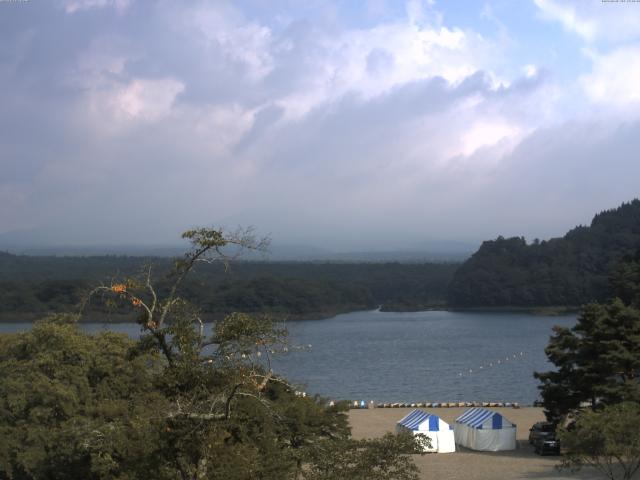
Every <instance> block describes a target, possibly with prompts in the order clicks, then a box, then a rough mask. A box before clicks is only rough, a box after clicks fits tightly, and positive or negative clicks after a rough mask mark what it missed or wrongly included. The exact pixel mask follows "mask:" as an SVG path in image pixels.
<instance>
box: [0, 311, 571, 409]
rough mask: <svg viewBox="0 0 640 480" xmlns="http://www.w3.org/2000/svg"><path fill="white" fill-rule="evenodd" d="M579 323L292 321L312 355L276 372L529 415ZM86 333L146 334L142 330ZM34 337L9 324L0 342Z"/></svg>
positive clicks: (416, 318)
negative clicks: (564, 335)
mask: <svg viewBox="0 0 640 480" xmlns="http://www.w3.org/2000/svg"><path fill="white" fill-rule="evenodd" d="M575 322H576V316H575V315H569V316H560V317H558V316H537V315H528V314H523V313H485V312H483V313H476V312H473V313H470V312H445V311H428V312H410V313H405V312H403V313H393V312H391V313H390V312H379V311H368V312H353V313H348V314H343V315H338V316H336V317H333V318H329V319H324V320H304V321H288V322H287V323H286V326H287V328H288V329H289V332H290V336H291V339H290V340H291V343H292V344H294V345H296V344H297V345H301V346H305V347H306V348H305V349H303V350H302V351H292V352H290V353H288V354H286V355H283V356H279V357H276V358H275V359H273V361H272V365H273V368H274V370H275V371H276V372H277V373H281V374H283V375H284V376H285V377H286V378H287V379H289V380H290V381H293V382H296V383H298V384H300V389H301V390H306V391H307V392H308V393H310V394H314V393H319V394H321V395H323V396H326V397H328V398H334V399H351V400H356V399H357V400H367V401H369V400H374V401H375V402H459V401H487V402H492V401H502V402H519V403H521V404H523V405H530V404H532V403H533V401H534V400H535V399H536V398H538V390H537V381H536V380H535V379H534V378H533V372H534V371H545V370H548V369H550V368H551V367H552V366H551V365H550V364H549V363H548V362H547V360H546V356H545V354H544V348H545V347H546V345H547V343H548V341H549V336H550V335H551V333H552V331H551V329H552V327H553V326H554V325H562V326H567V327H569V326H572V325H574V324H575ZM82 327H83V328H84V329H85V330H87V331H90V332H95V331H100V330H103V329H111V330H114V331H119V332H124V333H127V334H129V335H131V336H136V335H137V334H138V333H139V327H138V326H137V325H135V324H111V325H105V324H102V323H100V324H98V323H88V324H83V325H82ZM27 328H29V324H25V323H4V324H0V332H10V331H19V330H24V329H27ZM308 345H311V347H310V348H309V347H308Z"/></svg>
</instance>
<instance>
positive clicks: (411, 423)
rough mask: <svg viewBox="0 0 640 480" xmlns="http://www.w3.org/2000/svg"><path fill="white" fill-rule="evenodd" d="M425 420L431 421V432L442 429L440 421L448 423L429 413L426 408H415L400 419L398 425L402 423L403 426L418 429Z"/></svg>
mask: <svg viewBox="0 0 640 480" xmlns="http://www.w3.org/2000/svg"><path fill="white" fill-rule="evenodd" d="M425 422H429V431H430V432H437V431H439V430H440V422H442V423H444V424H445V425H447V424H446V423H445V422H443V421H442V420H441V419H440V417H438V416H437V415H434V414H432V413H427V412H425V411H424V410H417V409H416V410H413V411H412V412H411V413H409V414H408V415H407V416H406V417H404V418H403V419H402V420H399V421H398V425H402V426H403V427H406V428H408V429H410V430H418V428H419V427H420V425H422V424H423V423H425ZM449 428H451V427H449Z"/></svg>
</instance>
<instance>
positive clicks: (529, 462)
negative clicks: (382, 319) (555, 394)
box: [349, 407, 603, 480]
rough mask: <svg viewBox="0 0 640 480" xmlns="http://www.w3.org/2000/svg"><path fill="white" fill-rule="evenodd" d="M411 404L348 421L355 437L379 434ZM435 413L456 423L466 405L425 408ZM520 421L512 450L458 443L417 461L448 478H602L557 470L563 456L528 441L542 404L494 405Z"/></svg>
mask: <svg viewBox="0 0 640 480" xmlns="http://www.w3.org/2000/svg"><path fill="white" fill-rule="evenodd" d="M411 410H413V409H411V408H376V409H371V410H351V411H350V412H349V421H350V423H351V428H352V432H353V436H354V438H372V437H379V436H381V435H383V434H384V433H385V432H392V431H393V430H394V428H395V424H396V422H397V421H398V420H400V419H401V418H402V417H404V416H405V415H406V414H407V413H409V412H410V411H411ZM423 410H426V411H428V412H431V413H434V414H436V415H438V416H439V417H440V418H442V419H443V420H444V421H446V422H449V423H451V424H453V423H454V420H455V418H456V417H458V416H459V415H460V414H461V413H462V412H464V411H465V410H466V409H465V408H436V409H429V408H426V409H423ZM492 410H495V411H498V412H500V413H501V414H503V415H504V416H505V417H506V418H507V419H509V420H510V421H512V422H513V423H515V424H516V425H517V440H518V448H517V449H516V450H514V451H509V452H475V451H472V450H468V449H465V448H460V447H457V446H456V448H458V450H457V451H456V452H455V453H442V454H426V455H422V456H420V455H416V456H415V461H416V464H417V465H418V467H419V468H420V472H421V476H420V478H421V479H441V478H446V479H447V480H457V479H460V480H497V479H597V478H603V477H602V476H600V475H599V474H598V473H597V472H595V471H594V470H583V471H581V472H578V473H571V472H569V471H564V470H563V471H558V470H557V469H556V468H555V465H557V464H558V463H559V461H560V460H559V459H560V457H556V456H545V457H541V456H539V455H536V454H535V453H534V452H533V447H532V446H530V445H529V442H528V435H529V428H530V427H531V425H533V423H535V422H538V421H542V420H544V414H543V413H542V409H541V408H533V407H526V408H520V409H513V408H492Z"/></svg>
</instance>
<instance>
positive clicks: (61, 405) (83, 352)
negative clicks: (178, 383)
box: [0, 315, 166, 479]
mask: <svg viewBox="0 0 640 480" xmlns="http://www.w3.org/2000/svg"><path fill="white" fill-rule="evenodd" d="M76 320H77V318H75V317H65V316H61V315H58V316H55V317H51V318H47V319H45V320H43V321H40V322H38V323H36V324H35V325H34V327H33V329H32V331H30V332H28V333H20V334H12V335H2V336H0V378H2V379H3V380H2V382H1V383H0V478H11V479H32V478H37V479H46V478H61V479H62V478H65V479H66V478H68V479H76V478H140V477H141V476H143V475H144V472H145V471H147V469H149V468H150V465H149V463H150V460H151V458H150V457H149V454H150V453H151V452H150V450H151V448H149V447H150V446H152V445H153V444H155V443H156V442H157V440H158V429H157V426H156V424H157V418H156V415H157V412H158V411H159V410H162V409H163V408H164V406H165V405H166V401H165V400H164V399H163V398H162V396H161V395H159V394H158V393H157V392H155V391H154V389H153V388H152V375H151V373H152V372H153V370H154V368H155V367H156V366H157V362H158V357H157V356H155V355H153V354H140V355H132V354H131V353H132V352H131V348H132V345H133V342H132V341H131V340H129V339H128V338H127V337H126V336H124V335H119V334H114V333H110V332H105V333H101V334H99V335H95V336H90V335H86V334H83V333H81V332H79V331H78V330H77V329H76V326H75V321H76ZM114 469H117V470H118V471H119V472H128V474H127V475H129V476H126V475H125V476H120V475H115V474H114Z"/></svg>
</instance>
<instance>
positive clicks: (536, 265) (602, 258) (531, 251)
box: [448, 199, 640, 307]
mask: <svg viewBox="0 0 640 480" xmlns="http://www.w3.org/2000/svg"><path fill="white" fill-rule="evenodd" d="M638 249H640V200H638V199H634V200H632V201H631V202H628V203H623V204H622V205H621V206H619V207H618V208H614V209H611V210H606V211H603V212H601V213H598V214H597V215H595V217H594V218H593V220H592V222H591V225H590V226H578V227H576V228H574V229H572V230H570V231H569V232H568V233H567V234H566V235H565V236H564V237H561V238H553V239H551V240H548V241H538V240H535V241H534V242H533V243H531V244H527V242H526V241H525V239H524V238H522V237H512V238H503V237H498V238H497V239H496V240H490V241H486V242H483V243H482V245H481V246H480V248H479V249H478V251H477V252H476V253H474V254H473V255H472V256H471V258H469V259H468V260H467V261H466V262H465V263H464V264H462V266H461V267H460V268H459V269H458V270H457V272H456V273H455V275H454V278H453V280H452V282H451V284H450V285H449V289H448V302H449V304H450V305H451V306H459V307H506V306H514V307H539V306H559V305H563V306H578V305H582V304H584V303H588V302H592V301H601V300H604V299H606V298H607V296H608V294H609V276H610V275H611V273H612V271H613V270H614V269H615V268H616V266H617V264H618V262H619V261H620V260H621V259H622V258H623V257H624V256H625V255H630V254H633V253H635V252H636V251H637V250H638Z"/></svg>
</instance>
